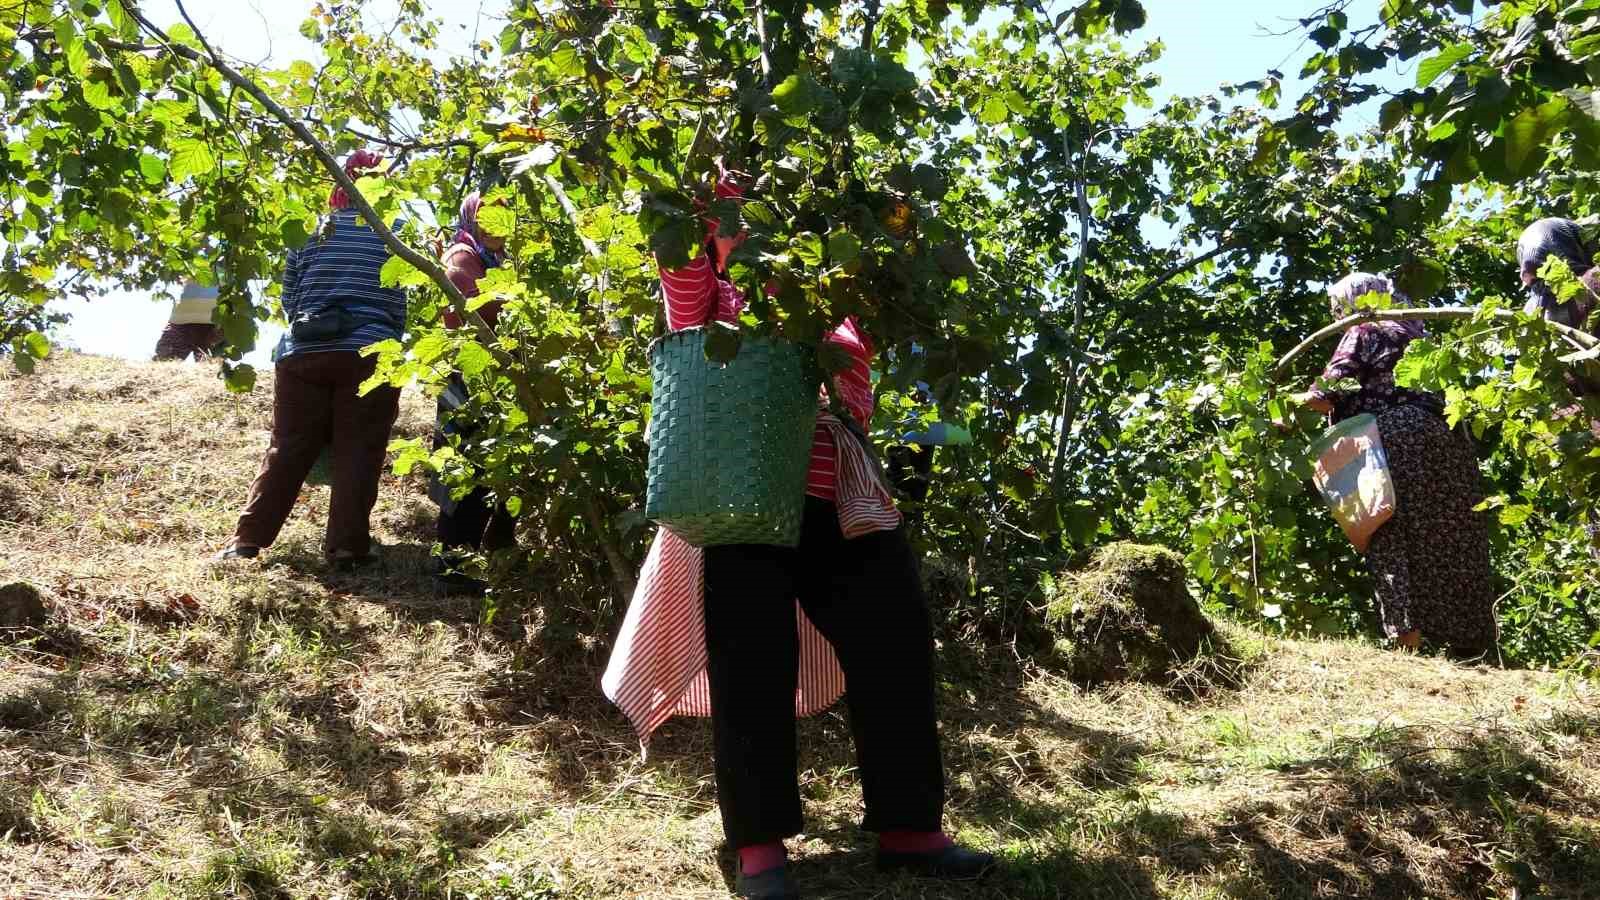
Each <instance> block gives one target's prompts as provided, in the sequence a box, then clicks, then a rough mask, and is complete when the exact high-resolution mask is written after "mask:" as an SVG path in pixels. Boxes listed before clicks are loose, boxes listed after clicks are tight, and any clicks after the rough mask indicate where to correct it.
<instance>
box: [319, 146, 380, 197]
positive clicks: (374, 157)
mask: <svg viewBox="0 0 1600 900" xmlns="http://www.w3.org/2000/svg"><path fill="white" fill-rule="evenodd" d="M382 162H383V154H381V153H378V152H376V151H374V150H357V151H356V152H354V153H352V154H350V155H349V156H348V157H346V158H345V161H344V174H346V175H348V176H350V179H351V180H352V181H354V180H355V179H357V178H360V177H361V176H363V175H366V174H367V173H368V172H371V171H372V170H373V169H376V168H377V167H378V165H379V164H380V163H382ZM328 206H330V207H332V208H333V209H348V208H349V207H350V195H349V194H346V193H345V192H344V188H342V187H339V186H338V185H334V188H333V193H331V194H329V195H328Z"/></svg>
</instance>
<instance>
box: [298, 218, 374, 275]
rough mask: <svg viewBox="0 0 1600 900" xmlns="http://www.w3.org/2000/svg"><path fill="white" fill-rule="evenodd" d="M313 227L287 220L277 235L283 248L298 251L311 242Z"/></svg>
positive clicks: (309, 224)
mask: <svg viewBox="0 0 1600 900" xmlns="http://www.w3.org/2000/svg"><path fill="white" fill-rule="evenodd" d="M313 227H315V225H314V223H309V222H306V221H305V220H303V219H295V218H289V219H284V220H283V224H282V225H279V226H278V234H279V236H281V237H282V238H283V246H284V247H286V248H288V249H290V250H299V249H300V248H301V247H304V246H305V245H306V241H309V240H311V229H312V228H313ZM397 258H398V257H391V259H390V260H389V261H390V262H392V261H393V260H394V259H397ZM402 261H403V260H402ZM384 267H385V268H387V267H388V262H385V263H384Z"/></svg>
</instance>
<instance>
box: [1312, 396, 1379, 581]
mask: <svg viewBox="0 0 1600 900" xmlns="http://www.w3.org/2000/svg"><path fill="white" fill-rule="evenodd" d="M1311 456H1312V465H1313V467H1314V468H1315V472H1314V474H1313V475H1312V479H1311V480H1312V481H1313V482H1314V483H1315V484H1316V486H1317V490H1319V491H1321V492H1322V499H1324V500H1326V501H1327V502H1328V508H1329V509H1330V510H1332V511H1333V518H1334V520H1335V521H1337V522H1338V523H1339V527H1340V528H1343V529H1344V533H1345V537H1348V538H1349V539H1350V543H1351V544H1354V545H1355V548H1356V550H1357V551H1359V552H1361V553H1366V552H1367V546H1368V545H1369V544H1370V543H1371V542H1372V535H1373V533H1374V532H1376V531H1377V530H1378V526H1380V525H1382V524H1383V523H1385V522H1387V521H1389V519H1390V518H1391V517H1392V516H1393V515H1394V507H1395V496H1394V480H1393V479H1392V478H1391V477H1390V476H1389V458H1388V456H1386V455H1385V454H1384V452H1383V438H1381V437H1380V436H1379V434H1378V419H1377V417H1376V416H1374V415H1371V414H1370V413H1369V414H1364V415H1359V416H1352V417H1350V418H1348V419H1345V420H1344V421H1343V422H1340V423H1339V424H1337V425H1335V426H1333V427H1332V428H1329V429H1328V430H1327V431H1326V432H1325V433H1324V434H1323V435H1322V437H1321V439H1319V440H1318V441H1317V442H1316V443H1315V444H1312V445H1311Z"/></svg>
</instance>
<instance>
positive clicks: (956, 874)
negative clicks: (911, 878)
mask: <svg viewBox="0 0 1600 900" xmlns="http://www.w3.org/2000/svg"><path fill="white" fill-rule="evenodd" d="M995 865H996V861H995V858H994V854H993V853H979V852H978V851H976V850H968V849H967V848H965V847H958V846H956V845H955V844H951V845H950V846H948V847H946V848H944V849H943V850H934V851H932V852H930V853H889V852H887V851H883V850H879V851H878V871H880V872H910V873H911V874H913V875H918V876H921V877H923V878H938V879H942V880H944V881H977V880H978V879H980V878H982V877H984V876H985V875H988V874H989V873H990V872H992V871H994V867H995Z"/></svg>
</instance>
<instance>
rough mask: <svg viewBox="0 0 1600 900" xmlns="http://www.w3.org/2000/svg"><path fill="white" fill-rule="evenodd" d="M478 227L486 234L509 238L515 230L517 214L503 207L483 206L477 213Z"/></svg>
mask: <svg viewBox="0 0 1600 900" xmlns="http://www.w3.org/2000/svg"><path fill="white" fill-rule="evenodd" d="M478 226H479V227H480V228H482V229H483V230H484V232H485V233H486V234H490V235H493V236H495V237H510V236H511V233H512V232H513V231H516V229H517V214H516V213H514V212H512V211H511V210H510V209H508V208H506V207H504V206H484V207H483V208H482V209H480V210H479V211H478Z"/></svg>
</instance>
